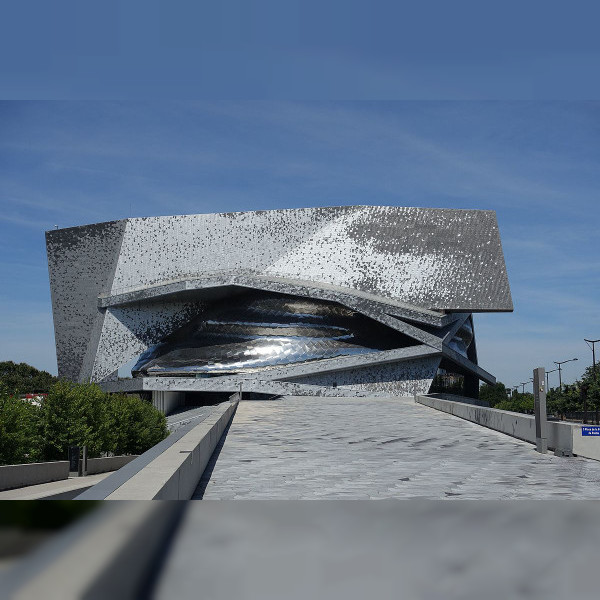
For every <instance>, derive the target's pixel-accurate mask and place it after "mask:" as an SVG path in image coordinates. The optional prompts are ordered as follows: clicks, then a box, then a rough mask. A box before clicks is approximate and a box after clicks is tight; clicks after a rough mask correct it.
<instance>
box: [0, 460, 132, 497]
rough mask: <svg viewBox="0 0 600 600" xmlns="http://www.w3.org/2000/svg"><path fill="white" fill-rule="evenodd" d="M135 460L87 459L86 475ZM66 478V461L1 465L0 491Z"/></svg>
mask: <svg viewBox="0 0 600 600" xmlns="http://www.w3.org/2000/svg"><path fill="white" fill-rule="evenodd" d="M135 458H137V457H136V456H135V455H131V456H106V457H102V458H88V460H87V474H88V475H96V474H98V473H108V472H109V471H116V470H117V469H120V468H121V467H122V466H124V465H126V464H127V463H129V462H131V461H132V460H133V459H135ZM68 478H69V461H68V460H60V461H53V462H42V463H30V464H22V465H3V466H0V491H4V490H13V489H17V488H22V487H26V486H30V485H38V484H40V483H50V482H52V481H62V480H64V479H68Z"/></svg>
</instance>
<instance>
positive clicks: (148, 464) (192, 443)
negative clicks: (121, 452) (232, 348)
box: [78, 394, 239, 500]
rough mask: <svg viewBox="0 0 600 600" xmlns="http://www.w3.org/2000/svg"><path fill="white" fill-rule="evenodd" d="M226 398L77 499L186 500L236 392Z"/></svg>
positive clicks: (231, 410)
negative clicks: (202, 418)
mask: <svg viewBox="0 0 600 600" xmlns="http://www.w3.org/2000/svg"><path fill="white" fill-rule="evenodd" d="M230 400H231V401H230V402H224V403H222V404H220V405H218V406H215V407H214V409H213V411H212V413H211V414H210V415H209V416H208V417H207V418H206V419H205V420H203V421H202V422H200V423H198V424H197V425H194V424H193V423H190V424H189V425H188V426H186V427H185V428H183V429H182V435H180V434H179V432H175V433H173V434H171V435H170V436H169V437H168V438H167V439H166V440H163V442H161V443H160V444H157V446H155V448H152V449H150V450H149V451H148V452H147V453H145V454H142V455H141V456H140V457H138V460H137V461H135V462H132V463H131V464H129V465H127V466H126V467H125V468H124V469H123V470H122V471H119V472H117V473H114V474H113V475H111V476H110V477H109V478H107V479H106V480H105V481H103V482H102V483H101V484H99V485H98V486H94V488H91V489H90V490H88V491H87V492H85V493H84V494H82V495H81V496H80V497H79V498H78V499H80V500H92V499H93V500H98V499H106V500H154V499H156V500H189V499H190V498H191V497H192V494H193V492H194V490H195V489H196V487H197V485H198V482H199V481H200V478H201V477H202V473H203V472H204V469H205V468H206V465H207V464H208V461H209V460H210V457H211V456H212V453H213V451H214V449H215V447H216V446H217V443H218V442H219V440H220V439H221V436H222V435H223V432H224V431H225V429H226V427H227V425H228V424H229V422H230V421H231V419H232V418H233V415H234V413H235V410H236V408H237V405H238V401H239V394H233V396H232V397H231V399H230ZM136 464H138V465H139V468H138V467H136ZM111 478H112V480H111ZM95 488H96V489H95Z"/></svg>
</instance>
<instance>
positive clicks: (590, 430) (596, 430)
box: [581, 425, 600, 437]
mask: <svg viewBox="0 0 600 600" xmlns="http://www.w3.org/2000/svg"><path fill="white" fill-rule="evenodd" d="M581 435H595V436H598V437H600V427H597V426H596V427H593V426H592V427H590V426H587V425H584V426H583V427H582V428H581Z"/></svg>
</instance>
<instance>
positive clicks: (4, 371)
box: [0, 360, 57, 395]
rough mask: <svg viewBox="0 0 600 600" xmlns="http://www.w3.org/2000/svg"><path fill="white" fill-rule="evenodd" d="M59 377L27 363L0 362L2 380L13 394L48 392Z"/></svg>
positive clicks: (0, 379)
mask: <svg viewBox="0 0 600 600" xmlns="http://www.w3.org/2000/svg"><path fill="white" fill-rule="evenodd" d="M56 381H57V378H56V377H54V376H53V375H50V373H47V372H46V371H39V370H38V369H36V368H35V367H32V366H31V365H28V364H27V363H18V364H17V363H14V362H12V361H10V360H9V361H5V362H0V382H2V383H3V384H4V385H5V386H6V387H7V389H8V391H9V392H10V393H11V394H15V395H19V394H28V393H32V392H47V391H48V390H49V389H50V387H51V386H52V385H53V384H54V383H55V382H56Z"/></svg>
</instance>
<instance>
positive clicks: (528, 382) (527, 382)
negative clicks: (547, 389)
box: [519, 379, 533, 394]
mask: <svg viewBox="0 0 600 600" xmlns="http://www.w3.org/2000/svg"><path fill="white" fill-rule="evenodd" d="M532 381H533V379H530V380H529V381H526V382H525V383H523V382H521V383H520V384H519V385H522V386H523V392H522V393H523V394H524V393H525V386H526V385H529V384H530V383H531V382H532Z"/></svg>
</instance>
